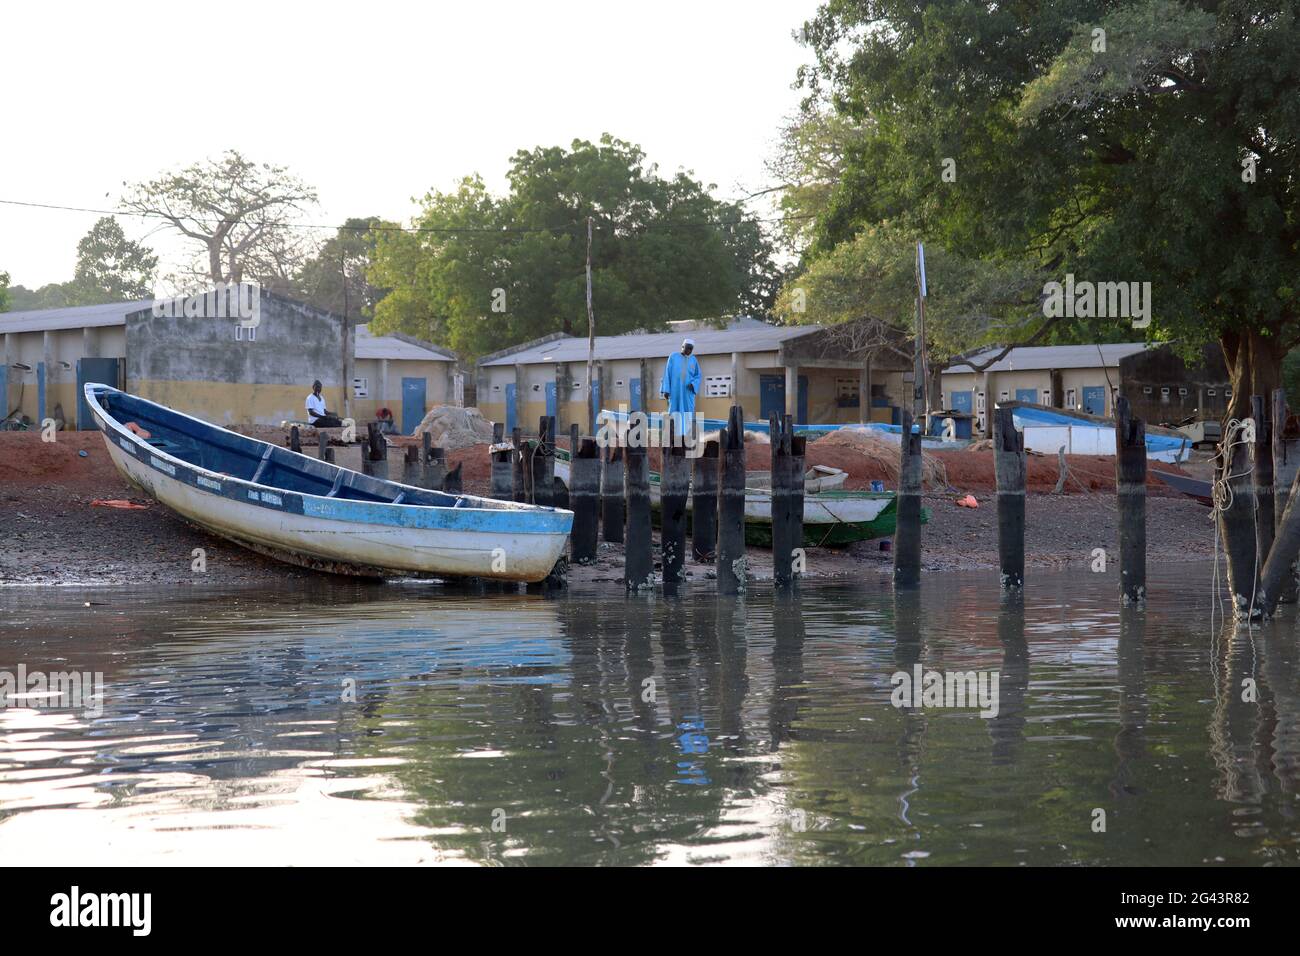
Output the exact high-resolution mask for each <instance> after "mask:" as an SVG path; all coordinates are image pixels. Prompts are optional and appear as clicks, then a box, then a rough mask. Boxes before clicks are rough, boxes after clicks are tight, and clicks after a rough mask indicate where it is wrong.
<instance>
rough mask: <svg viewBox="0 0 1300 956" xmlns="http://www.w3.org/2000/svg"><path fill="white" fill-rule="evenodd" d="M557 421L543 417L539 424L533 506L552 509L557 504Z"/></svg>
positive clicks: (534, 469)
mask: <svg viewBox="0 0 1300 956" xmlns="http://www.w3.org/2000/svg"><path fill="white" fill-rule="evenodd" d="M554 429H555V419H554V418H551V417H548V416H546V415H543V416H542V417H541V419H540V420H539V421H538V423H537V435H538V440H537V447H536V448H535V449H533V462H532V464H533V504H535V505H544V506H546V507H548V508H549V507H551V506H552V505H553V504H554V503H555V431H554Z"/></svg>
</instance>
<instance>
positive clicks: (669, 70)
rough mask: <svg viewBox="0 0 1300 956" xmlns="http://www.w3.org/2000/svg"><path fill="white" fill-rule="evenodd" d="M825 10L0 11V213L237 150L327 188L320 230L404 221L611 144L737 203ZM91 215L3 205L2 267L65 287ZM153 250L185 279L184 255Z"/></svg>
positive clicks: (379, 2) (767, 2)
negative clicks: (369, 220) (806, 25)
mask: <svg viewBox="0 0 1300 956" xmlns="http://www.w3.org/2000/svg"><path fill="white" fill-rule="evenodd" d="M817 5H818V4H817V2H816V0H784V2H775V0H734V2H733V0H694V2H683V0H655V2H632V3H629V2H620V0H597V2H578V0H553V2H549V3H542V2H538V0H532V2H487V0H464V2H459V3H447V2H433V3H416V2H409V0H408V2H387V0H366V2H355V0H354V2H351V3H347V4H342V3H324V2H315V3H310V4H297V3H295V4H289V3H277V2H272V0H262V2H258V3H245V2H223V3H220V4H216V5H211V4H196V3H180V2H175V0H173V2H170V3H103V2H99V3H75V4H74V3H58V2H46V3H13V4H7V5H6V6H5V11H4V17H3V19H4V27H5V29H4V34H5V40H4V47H5V50H4V55H3V56H2V57H0V90H3V117H4V125H5V131H6V134H5V136H4V142H3V144H2V145H0V199H4V200H23V201H29V202H43V203H54V204H59V205H68V206H84V207H92V208H112V207H113V206H114V205H115V204H116V201H117V199H118V196H119V195H120V193H121V189H122V183H123V182H124V181H136V180H140V179H145V178H150V177H152V176H154V175H155V174H157V173H159V172H162V171H164V170H170V169H175V168H177V167H180V166H182V165H186V164H188V163H191V162H193V161H196V160H199V159H202V158H205V157H209V156H217V155H219V154H220V153H221V152H222V151H223V150H226V149H230V148H234V149H238V150H240V151H241V152H242V153H244V154H245V155H246V156H247V157H249V158H252V159H255V160H257V161H259V162H272V163H278V164H282V165H286V166H288V167H289V168H290V169H291V170H292V171H294V172H295V173H297V174H298V175H299V176H300V177H301V178H302V179H303V180H305V181H306V182H308V183H310V184H311V185H313V186H315V187H316V188H317V190H318V192H319V194H320V199H321V204H320V208H319V209H318V210H317V211H316V212H315V213H314V214H313V215H312V216H311V217H310V219H311V221H313V222H318V223H327V224H336V223H340V222H342V221H343V220H344V219H345V218H347V217H348V216H366V215H381V216H386V217H391V218H394V219H400V220H402V221H406V220H408V219H409V218H410V216H411V215H412V213H413V211H414V206H413V204H412V203H411V199H412V197H418V196H422V195H423V194H424V193H425V192H426V191H428V190H430V189H440V188H448V187H449V186H450V185H451V184H452V183H453V182H454V181H455V180H456V179H457V178H459V177H460V176H462V175H466V174H468V173H471V172H479V173H481V174H482V175H483V176H484V177H485V179H486V180H487V182H488V185H489V187H490V188H492V189H493V190H499V189H500V188H501V187H502V186H503V184H504V174H505V171H506V165H507V161H508V159H509V157H510V156H511V154H512V153H513V152H514V151H515V150H516V149H518V148H520V147H532V146H537V145H556V144H563V145H567V144H568V143H569V142H570V141H571V140H573V139H574V138H584V139H591V140H595V139H596V138H597V137H599V136H600V134H601V133H604V132H609V133H612V134H614V135H615V136H618V137H620V138H622V139H625V140H630V141H632V142H634V143H638V144H640V145H641V146H642V148H643V149H644V150H645V151H646V153H647V157H648V159H649V160H650V161H651V162H657V163H658V164H659V166H660V169H661V171H663V172H667V173H671V172H672V171H674V170H676V169H677V168H678V167H684V168H686V169H691V170H694V172H695V174H696V175H697V177H698V178H700V179H701V180H703V181H704V182H706V183H716V184H717V186H718V192H717V195H719V196H720V197H722V198H738V197H739V196H741V195H743V194H744V193H746V192H752V191H754V190H756V189H758V188H760V187H761V186H763V185H767V184H768V179H767V177H766V176H765V173H764V168H763V162H764V160H765V159H766V158H767V157H769V156H770V154H771V152H772V150H773V147H774V143H775V138H776V131H777V128H778V124H779V123H780V121H781V119H782V117H783V116H785V115H786V114H788V113H790V112H791V111H792V110H793V109H794V108H795V107H796V106H797V104H798V101H799V98H800V94H799V92H798V91H796V90H795V89H793V87H792V84H793V82H794V77H795V71H796V69H797V68H798V66H799V64H800V63H803V62H805V61H806V60H808V59H809V53H808V51H807V50H806V49H805V48H803V47H801V46H799V44H798V43H797V42H796V41H795V40H794V39H793V38H792V35H791V34H792V32H793V31H797V30H798V29H799V27H800V25H801V24H802V23H803V22H804V21H805V20H806V19H808V18H809V17H811V16H812V15H813V13H814V12H815V10H816V8H817ZM754 208H755V211H756V212H757V213H760V214H766V213H767V212H768V211H769V210H768V209H766V208H760V207H757V206H756V207H754ZM96 218H97V216H95V215H94V214H87V213H73V212H62V211H54V210H39V209H22V208H18V207H14V206H7V205H3V204H0V272H8V273H9V274H10V280H11V282H12V283H13V284H15V285H17V284H22V285H25V286H27V287H29V288H35V287H37V286H40V285H43V284H45V283H47V282H60V281H64V280H66V279H69V278H71V276H72V271H73V266H74V263H75V261H76V243H77V240H78V239H79V238H80V237H81V236H82V235H83V234H84V233H85V232H86V230H88V229H89V228H90V226H91V225H92V224H93V222H94V220H95V219H96ZM119 221H120V222H121V223H122V225H123V228H124V229H125V230H126V233H127V235H128V236H131V237H132V238H142V237H144V236H145V235H146V233H148V232H149V231H150V230H152V229H155V228H156V223H143V222H141V221H140V220H138V219H131V218H125V217H124V218H121V219H120V220H119ZM148 241H149V242H150V244H152V245H154V246H155V248H156V249H157V250H158V251H159V252H160V254H162V256H163V260H164V261H163V262H162V263H161V264H160V272H166V271H168V269H169V268H174V266H175V264H176V258H177V256H178V255H179V253H180V247H179V246H178V245H176V244H175V243H173V242H171V241H170V240H165V239H163V237H161V236H159V235H156V234H155V235H154V236H152V237H150V238H149V240H148Z"/></svg>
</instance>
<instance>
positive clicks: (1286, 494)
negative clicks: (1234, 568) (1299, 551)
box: [1273, 388, 1300, 604]
mask: <svg viewBox="0 0 1300 956" xmlns="http://www.w3.org/2000/svg"><path fill="white" fill-rule="evenodd" d="M1297 474H1300V420H1297V419H1294V418H1292V417H1291V414H1290V410H1289V409H1288V408H1287V405H1286V389H1284V388H1278V389H1274V390H1273V524H1274V527H1275V529H1276V530H1277V531H1278V532H1279V533H1280V532H1281V529H1282V516H1283V515H1284V514H1285V513H1286V506H1287V502H1288V501H1290V498H1291V485H1292V484H1293V483H1294V482H1295V479H1296V475H1297ZM1277 599H1278V603H1280V604H1294V603H1295V602H1296V576H1295V573H1294V566H1293V569H1292V573H1291V574H1288V575H1287V576H1286V577H1285V578H1284V579H1283V581H1282V589H1281V591H1280V592H1279V594H1278V596H1277Z"/></svg>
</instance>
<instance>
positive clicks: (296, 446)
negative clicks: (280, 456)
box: [289, 425, 302, 454]
mask: <svg viewBox="0 0 1300 956" xmlns="http://www.w3.org/2000/svg"><path fill="white" fill-rule="evenodd" d="M289 450H290V451H296V452H298V454H302V435H301V434H300V433H299V432H298V426H297V425H292V426H290V428H289Z"/></svg>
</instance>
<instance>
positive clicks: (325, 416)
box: [307, 379, 343, 428]
mask: <svg viewBox="0 0 1300 956" xmlns="http://www.w3.org/2000/svg"><path fill="white" fill-rule="evenodd" d="M320 390H321V383H320V379H317V380H316V381H314V382H312V383H311V394H310V395H308V396H307V423H308V424H309V425H315V426H316V427H317V428H342V427H343V421H342V419H340V418H339V417H338V416H337V415H335V414H334V413H333V412H331V411H330V410H329V409H328V408H326V407H325V399H324V398H322V397H321V393H320Z"/></svg>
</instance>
